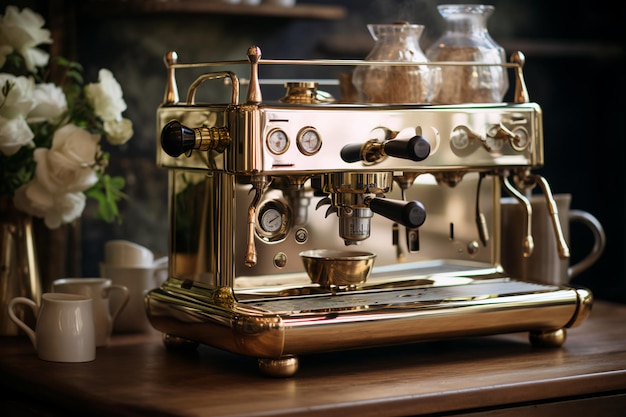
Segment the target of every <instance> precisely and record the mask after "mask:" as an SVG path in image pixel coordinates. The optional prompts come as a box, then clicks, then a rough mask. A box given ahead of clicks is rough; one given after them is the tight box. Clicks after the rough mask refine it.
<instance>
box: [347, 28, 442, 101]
mask: <svg viewBox="0 0 626 417" xmlns="http://www.w3.org/2000/svg"><path fill="white" fill-rule="evenodd" d="M367 28H368V29H369V31H370V34H371V35H372V37H373V38H374V40H375V41H376V43H375V44H374V48H373V49H372V50H371V51H370V53H369V54H368V55H367V56H366V57H365V60H367V61H395V62H417V63H420V62H428V58H426V55H425V54H424V51H423V50H422V48H421V47H420V45H419V39H420V36H421V35H422V32H423V31H424V26H423V25H414V24H409V23H407V22H398V23H392V24H369V25H367ZM440 80H441V70H440V69H439V68H437V67H429V66H427V65H371V66H364V65H361V66H357V67H356V69H355V70H354V73H353V75H352V83H353V84H354V87H355V89H356V90H357V92H358V95H359V100H360V101H361V102H366V103H412V104H414V103H428V102H430V101H431V99H432V97H433V95H434V93H435V92H436V91H437V88H438V87H439V84H440V82H441V81H440Z"/></svg>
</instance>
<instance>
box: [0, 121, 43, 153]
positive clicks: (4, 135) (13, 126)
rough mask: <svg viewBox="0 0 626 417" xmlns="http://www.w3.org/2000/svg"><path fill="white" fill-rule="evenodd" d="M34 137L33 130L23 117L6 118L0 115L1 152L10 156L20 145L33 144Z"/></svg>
mask: <svg viewBox="0 0 626 417" xmlns="http://www.w3.org/2000/svg"><path fill="white" fill-rule="evenodd" d="M34 137H35V135H34V134H33V131H32V130H30V127H29V126H28V123H26V119H24V118H23V117H16V118H14V119H6V118H4V117H2V116H0V152H2V153H3V154H5V155H7V156H11V155H13V154H14V153H16V152H17V151H18V150H19V149H20V148H21V147H22V146H25V145H33V146H34V143H33V138H34Z"/></svg>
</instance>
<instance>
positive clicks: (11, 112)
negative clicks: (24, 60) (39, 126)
mask: <svg viewBox="0 0 626 417" xmlns="http://www.w3.org/2000/svg"><path fill="white" fill-rule="evenodd" d="M7 85H9V86H10V87H9V92H8V94H7V95H6V96H5V94H4V88H5V86H7ZM34 105H35V82H34V81H33V80H32V79H31V78H26V77H22V76H20V77H16V76H15V75H12V74H7V73H4V72H3V73H0V116H4V117H6V118H7V119H14V118H19V117H26V115H28V113H29V112H30V111H31V110H32V108H33V106H34Z"/></svg>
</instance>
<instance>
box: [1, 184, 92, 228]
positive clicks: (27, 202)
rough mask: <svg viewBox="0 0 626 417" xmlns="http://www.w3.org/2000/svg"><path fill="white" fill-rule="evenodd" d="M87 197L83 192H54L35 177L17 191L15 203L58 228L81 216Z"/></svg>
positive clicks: (16, 205)
mask: <svg viewBox="0 0 626 417" xmlns="http://www.w3.org/2000/svg"><path fill="white" fill-rule="evenodd" d="M86 199H87V197H85V194H83V193H81V192H77V193H61V194H54V193H52V192H50V191H49V190H48V189H46V187H45V186H44V185H42V184H41V183H40V182H39V181H37V179H34V180H32V181H31V182H29V183H27V184H24V185H22V186H21V187H20V188H18V189H17V190H16V191H15V196H14V197H13V203H14V204H15V207H16V208H17V209H18V210H21V211H23V212H25V213H28V214H31V215H33V216H35V217H40V218H43V219H44V223H45V224H46V226H47V227H48V228H50V229H56V228H58V227H59V226H61V225H62V224H64V223H70V222H72V221H74V220H76V219H77V218H79V217H80V216H81V214H82V213H83V210H84V209H85V201H86Z"/></svg>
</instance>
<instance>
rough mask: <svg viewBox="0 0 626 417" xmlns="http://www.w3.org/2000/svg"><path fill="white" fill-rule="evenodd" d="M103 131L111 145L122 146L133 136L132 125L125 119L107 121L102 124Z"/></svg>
mask: <svg viewBox="0 0 626 417" xmlns="http://www.w3.org/2000/svg"><path fill="white" fill-rule="evenodd" d="M104 131H105V132H106V133H107V141H108V142H109V143H110V144H111V145H123V144H124V143H126V142H128V140H129V139H130V138H131V137H132V136H133V123H132V122H131V121H130V120H128V119H126V118H122V120H107V121H105V122H104Z"/></svg>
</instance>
